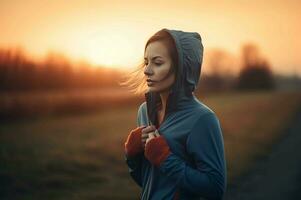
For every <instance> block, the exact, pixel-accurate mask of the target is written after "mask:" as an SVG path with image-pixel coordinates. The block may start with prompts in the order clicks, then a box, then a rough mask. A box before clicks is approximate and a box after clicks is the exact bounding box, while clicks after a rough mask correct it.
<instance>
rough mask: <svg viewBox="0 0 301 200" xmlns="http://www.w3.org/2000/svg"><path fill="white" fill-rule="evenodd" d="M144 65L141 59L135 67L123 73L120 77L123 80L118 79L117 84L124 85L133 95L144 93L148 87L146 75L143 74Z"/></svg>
mask: <svg viewBox="0 0 301 200" xmlns="http://www.w3.org/2000/svg"><path fill="white" fill-rule="evenodd" d="M144 66H145V64H144V61H143V62H141V63H140V64H139V65H138V66H137V67H136V69H134V70H133V71H130V72H129V73H126V74H125V75H123V76H122V79H124V80H121V81H119V85H121V86H126V87H127V88H128V89H129V90H130V92H132V93H134V94H135V95H142V94H144V93H145V92H146V91H147V89H148V87H147V84H146V76H145V75H144Z"/></svg>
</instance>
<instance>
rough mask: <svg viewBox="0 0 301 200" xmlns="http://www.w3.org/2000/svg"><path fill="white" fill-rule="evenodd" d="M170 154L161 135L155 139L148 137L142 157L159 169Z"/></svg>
mask: <svg viewBox="0 0 301 200" xmlns="http://www.w3.org/2000/svg"><path fill="white" fill-rule="evenodd" d="M170 153H171V151H170V148H169V146H168V144H167V142H166V139H165V138H164V137H163V136H162V135H160V136H157V137H156V136H155V135H150V138H149V139H148V140H147V142H146V145H145V151H144V156H145V157H146V158H147V159H148V160H149V161H150V162H151V163H152V164H153V165H155V166H157V167H159V166H160V165H161V163H162V162H163V161H164V160H165V159H166V158H167V156H168V155H169V154H170Z"/></svg>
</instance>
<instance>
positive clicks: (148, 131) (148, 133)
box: [141, 125, 159, 148]
mask: <svg viewBox="0 0 301 200" xmlns="http://www.w3.org/2000/svg"><path fill="white" fill-rule="evenodd" d="M156 136H159V133H157V132H156V127H155V126H154V125H151V126H147V127H146V128H144V129H142V134H141V142H142V145H143V148H145V145H146V143H147V142H148V141H149V140H150V139H152V138H154V137H156Z"/></svg>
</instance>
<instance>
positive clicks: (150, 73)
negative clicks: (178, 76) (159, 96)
mask: <svg viewBox="0 0 301 200" xmlns="http://www.w3.org/2000/svg"><path fill="white" fill-rule="evenodd" d="M144 64H145V68H144V74H145V76H146V78H147V80H151V81H150V82H149V81H147V85H148V88H149V91H152V92H165V91H168V90H169V89H170V87H171V86H172V84H173V83H174V81H175V74H174V73H172V74H170V75H169V77H167V78H166V75H167V74H168V72H169V70H170V68H171V67H172V60H171V57H170V56H169V53H168V50H167V48H166V47H165V45H164V44H163V43H162V42H160V41H156V42H151V43H150V44H148V46H147V47H146V49H145V52H144Z"/></svg>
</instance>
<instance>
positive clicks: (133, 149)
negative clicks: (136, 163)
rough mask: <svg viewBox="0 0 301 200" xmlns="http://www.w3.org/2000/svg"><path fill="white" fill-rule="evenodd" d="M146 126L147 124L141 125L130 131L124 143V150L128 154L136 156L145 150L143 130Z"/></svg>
mask: <svg viewBox="0 0 301 200" xmlns="http://www.w3.org/2000/svg"><path fill="white" fill-rule="evenodd" d="M144 128H145V126H140V127H137V128H136V129H134V130H132V131H131V132H130V134H129V135H128V137H127V139H126V142H125V143H124V150H125V153H126V155H128V156H135V155H136V154H138V153H140V152H142V151H143V150H144V149H143V144H142V140H141V133H142V132H141V131H142V129H144Z"/></svg>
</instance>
